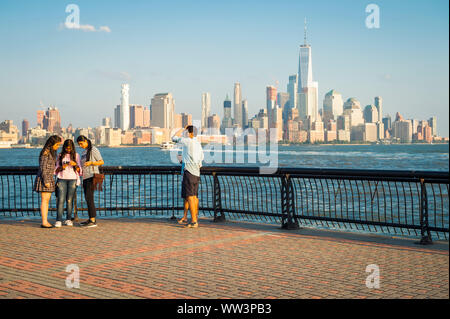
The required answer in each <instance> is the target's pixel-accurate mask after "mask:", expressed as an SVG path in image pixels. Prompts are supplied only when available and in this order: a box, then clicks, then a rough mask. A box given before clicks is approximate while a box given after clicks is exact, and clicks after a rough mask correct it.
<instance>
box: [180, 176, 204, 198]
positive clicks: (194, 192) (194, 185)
mask: <svg viewBox="0 0 450 319" xmlns="http://www.w3.org/2000/svg"><path fill="white" fill-rule="evenodd" d="M199 184H200V176H195V175H193V174H191V173H189V172H188V170H187V169H185V170H184V174H183V181H182V182H181V197H182V198H184V199H187V198H188V197H189V196H197V197H198V185H199Z"/></svg>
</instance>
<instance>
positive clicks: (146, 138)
mask: <svg viewBox="0 0 450 319" xmlns="http://www.w3.org/2000/svg"><path fill="white" fill-rule="evenodd" d="M151 142H152V133H151V131H150V130H149V129H143V130H136V131H135V132H134V138H133V144H136V145H141V144H150V143H151Z"/></svg>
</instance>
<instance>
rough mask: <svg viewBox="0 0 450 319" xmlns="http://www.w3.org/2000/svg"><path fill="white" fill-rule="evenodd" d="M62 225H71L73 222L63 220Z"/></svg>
mask: <svg viewBox="0 0 450 319" xmlns="http://www.w3.org/2000/svg"><path fill="white" fill-rule="evenodd" d="M64 225H65V226H73V223H72V221H71V220H65V221H64Z"/></svg>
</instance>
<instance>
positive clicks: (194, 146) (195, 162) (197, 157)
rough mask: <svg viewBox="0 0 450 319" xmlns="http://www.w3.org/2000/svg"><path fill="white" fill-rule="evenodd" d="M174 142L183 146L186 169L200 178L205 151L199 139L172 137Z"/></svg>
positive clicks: (183, 159)
mask: <svg viewBox="0 0 450 319" xmlns="http://www.w3.org/2000/svg"><path fill="white" fill-rule="evenodd" d="M172 141H174V142H175V143H179V144H181V145H182V146H183V153H182V161H183V164H184V169H186V170H187V171H188V172H189V173H191V174H192V175H195V176H200V167H202V161H203V159H204V155H203V149H202V145H201V144H200V142H199V141H198V140H197V138H195V137H194V138H190V137H177V136H174V137H172Z"/></svg>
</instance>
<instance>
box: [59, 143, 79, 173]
mask: <svg viewBox="0 0 450 319" xmlns="http://www.w3.org/2000/svg"><path fill="white" fill-rule="evenodd" d="M68 146H70V147H71V148H72V150H71V151H70V152H67V151H66V147H68ZM66 154H70V159H71V160H72V161H74V162H76V161H77V152H75V144H74V143H73V141H72V140H70V139H67V140H65V141H64V144H63V147H62V151H61V153H59V158H58V161H59V166H60V167H62V166H63V164H62V160H63V158H64V157H65V156H66ZM72 168H73V170H74V171H76V167H75V166H72Z"/></svg>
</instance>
